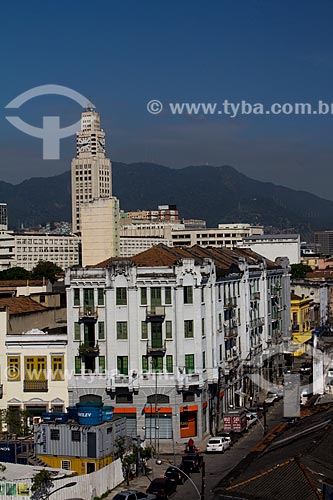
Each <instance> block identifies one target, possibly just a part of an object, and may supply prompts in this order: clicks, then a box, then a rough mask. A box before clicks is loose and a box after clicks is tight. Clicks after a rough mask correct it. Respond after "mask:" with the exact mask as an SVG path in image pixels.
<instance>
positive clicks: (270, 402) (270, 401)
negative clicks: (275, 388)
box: [265, 392, 279, 406]
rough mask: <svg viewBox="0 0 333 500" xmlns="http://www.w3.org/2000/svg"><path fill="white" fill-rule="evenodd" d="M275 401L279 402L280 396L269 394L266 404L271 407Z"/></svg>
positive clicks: (274, 393)
mask: <svg viewBox="0 0 333 500" xmlns="http://www.w3.org/2000/svg"><path fill="white" fill-rule="evenodd" d="M275 401H279V396H278V395H277V394H276V392H268V393H267V396H266V399H265V404H266V405H268V406H271V405H273V404H274V403H275Z"/></svg>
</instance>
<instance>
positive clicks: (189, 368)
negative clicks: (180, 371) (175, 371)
mask: <svg viewBox="0 0 333 500" xmlns="http://www.w3.org/2000/svg"><path fill="white" fill-rule="evenodd" d="M185 372H186V373H187V374H190V373H193V372H194V354H185Z"/></svg>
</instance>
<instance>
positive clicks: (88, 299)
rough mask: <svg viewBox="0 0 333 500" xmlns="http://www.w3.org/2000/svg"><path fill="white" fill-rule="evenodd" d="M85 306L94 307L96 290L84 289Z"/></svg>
mask: <svg viewBox="0 0 333 500" xmlns="http://www.w3.org/2000/svg"><path fill="white" fill-rule="evenodd" d="M83 304H84V305H85V306H88V307H93V306H94V289H93V288H84V289H83Z"/></svg>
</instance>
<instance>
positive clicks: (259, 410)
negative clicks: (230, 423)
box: [246, 404, 264, 418]
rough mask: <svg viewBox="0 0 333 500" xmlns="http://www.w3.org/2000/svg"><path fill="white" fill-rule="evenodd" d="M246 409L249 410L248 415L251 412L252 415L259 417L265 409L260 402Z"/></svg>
mask: <svg viewBox="0 0 333 500" xmlns="http://www.w3.org/2000/svg"><path fill="white" fill-rule="evenodd" d="M246 410H247V414H248V415H249V414H250V413H251V414H252V415H255V416H256V417H257V418H261V417H262V414H263V411H264V408H263V406H262V405H259V404H258V405H254V406H251V407H250V408H246Z"/></svg>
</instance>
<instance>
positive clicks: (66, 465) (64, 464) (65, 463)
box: [61, 460, 71, 470]
mask: <svg viewBox="0 0 333 500" xmlns="http://www.w3.org/2000/svg"><path fill="white" fill-rule="evenodd" d="M61 468H62V469H64V470H71V461H70V460H61Z"/></svg>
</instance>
